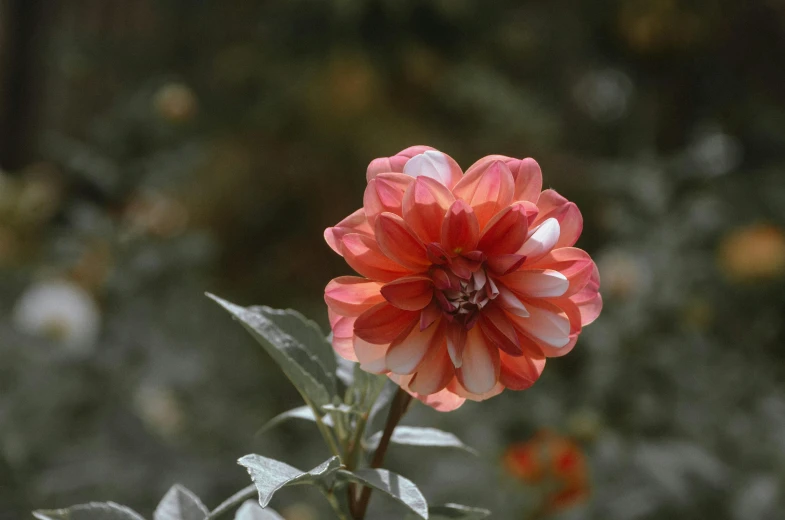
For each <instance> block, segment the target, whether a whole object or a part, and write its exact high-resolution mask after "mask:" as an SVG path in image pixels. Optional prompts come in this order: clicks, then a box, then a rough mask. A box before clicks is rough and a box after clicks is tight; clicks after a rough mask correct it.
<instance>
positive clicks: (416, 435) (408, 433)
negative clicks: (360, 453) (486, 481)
mask: <svg viewBox="0 0 785 520" xmlns="http://www.w3.org/2000/svg"><path fill="white" fill-rule="evenodd" d="M381 437H382V432H376V433H375V434H373V435H372V436H371V437H370V438H368V441H367V444H368V447H369V448H376V446H378V445H379V439H381ZM390 442H392V443H393V444H403V445H407V446H423V447H431V448H457V449H460V450H464V451H467V452H469V453H471V454H472V455H477V454H478V453H477V450H475V449H474V448H472V447H470V446H467V445H465V444H464V443H463V441H461V439H459V438H458V437H457V436H455V435H454V434H452V433H449V432H445V431H442V430H438V429H436V428H423V427H419V426H398V427H397V428H395V430H394V431H393V434H392V437H391V438H390Z"/></svg>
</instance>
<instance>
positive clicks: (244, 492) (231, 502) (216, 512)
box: [205, 484, 257, 520]
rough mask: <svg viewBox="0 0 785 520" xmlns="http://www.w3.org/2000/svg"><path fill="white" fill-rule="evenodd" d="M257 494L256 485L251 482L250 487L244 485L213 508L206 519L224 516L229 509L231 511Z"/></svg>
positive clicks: (211, 519)
mask: <svg viewBox="0 0 785 520" xmlns="http://www.w3.org/2000/svg"><path fill="white" fill-rule="evenodd" d="M256 494H257V491H256V486H255V485H254V484H251V485H250V486H248V487H244V488H243V489H241V490H240V491H238V492H237V493H235V494H234V495H232V496H230V497H229V498H227V499H226V500H224V501H223V502H222V503H221V505H219V506H218V507H216V508H215V509H213V511H212V512H211V513H210V514H209V515H207V518H205V520H213V519H214V518H218V517H219V516H222V515H223V514H225V513H227V512H228V511H231V510H232V508H234V507H237V506H239V505H240V504H242V503H243V502H245V501H246V500H248V499H249V498H252V497H253V496H254V495H256Z"/></svg>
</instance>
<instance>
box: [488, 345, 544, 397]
mask: <svg viewBox="0 0 785 520" xmlns="http://www.w3.org/2000/svg"><path fill="white" fill-rule="evenodd" d="M501 365H502V367H501V372H500V374H499V381H500V382H501V383H502V384H503V385H504V386H505V387H507V388H509V389H510V390H526V389H527V388H531V386H532V385H533V384H534V383H536V382H537V380H538V379H539V378H540V375H541V374H542V371H543V370H544V369H545V356H544V355H535V356H532V355H530V354H526V355H523V356H517V357H513V356H510V355H508V354H506V353H505V352H502V353H501Z"/></svg>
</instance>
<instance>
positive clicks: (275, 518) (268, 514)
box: [234, 500, 284, 520]
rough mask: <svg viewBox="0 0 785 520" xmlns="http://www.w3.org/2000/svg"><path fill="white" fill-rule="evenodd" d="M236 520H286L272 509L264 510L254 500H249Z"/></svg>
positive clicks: (239, 511)
mask: <svg viewBox="0 0 785 520" xmlns="http://www.w3.org/2000/svg"><path fill="white" fill-rule="evenodd" d="M234 520H284V518H283V517H282V516H281V515H279V514H278V513H276V512H275V511H273V510H272V509H269V508H268V509H262V508H261V507H260V506H259V504H257V503H256V502H254V501H253V500H248V501H247V502H244V503H243V505H241V506H240V509H238V510H237V514H235V515H234Z"/></svg>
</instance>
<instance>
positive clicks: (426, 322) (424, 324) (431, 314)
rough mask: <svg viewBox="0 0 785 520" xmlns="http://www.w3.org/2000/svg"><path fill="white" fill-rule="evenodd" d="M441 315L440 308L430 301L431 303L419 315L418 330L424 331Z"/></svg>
mask: <svg viewBox="0 0 785 520" xmlns="http://www.w3.org/2000/svg"><path fill="white" fill-rule="evenodd" d="M441 315H442V309H441V307H440V306H439V304H438V303H437V302H436V301H434V300H431V303H430V304H428V306H427V307H425V308H424V309H423V310H422V312H421V313H420V330H425V329H427V328H428V327H430V326H431V325H433V324H434V323H435V322H436V320H438V319H439V317H440V316H441Z"/></svg>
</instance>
